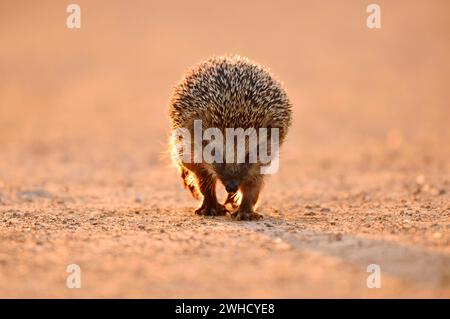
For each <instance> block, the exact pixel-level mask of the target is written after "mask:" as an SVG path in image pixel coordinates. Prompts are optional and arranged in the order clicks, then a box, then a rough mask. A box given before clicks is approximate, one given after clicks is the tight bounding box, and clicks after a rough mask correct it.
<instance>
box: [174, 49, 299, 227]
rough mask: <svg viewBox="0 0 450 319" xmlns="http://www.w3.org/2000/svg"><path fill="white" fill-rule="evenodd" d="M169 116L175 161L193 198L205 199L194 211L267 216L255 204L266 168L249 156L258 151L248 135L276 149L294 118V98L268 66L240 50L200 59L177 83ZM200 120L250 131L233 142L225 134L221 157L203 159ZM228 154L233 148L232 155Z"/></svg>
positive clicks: (219, 129)
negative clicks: (221, 192)
mask: <svg viewBox="0 0 450 319" xmlns="http://www.w3.org/2000/svg"><path fill="white" fill-rule="evenodd" d="M169 118H170V129H171V138H170V143H169V144H170V148H169V150H170V151H171V153H172V159H173V162H174V164H175V165H176V166H177V167H178V168H179V171H180V173H181V178H182V180H183V184H184V186H185V187H186V188H187V189H188V190H189V191H190V192H191V194H192V195H193V197H194V198H196V199H201V205H200V206H199V207H198V208H197V209H196V210H195V213H196V214H198V215H204V216H221V215H227V214H230V216H231V218H233V219H235V220H258V219H260V218H262V215H260V214H259V213H257V212H256V211H255V209H256V204H257V201H258V198H259V194H260V191H261V189H262V186H263V180H264V175H265V174H263V173H262V170H261V168H262V167H263V163H262V161H261V159H260V157H259V156H258V157H257V158H256V160H255V159H253V160H252V161H250V160H249V157H250V156H251V154H254V153H255V152H256V153H257V152H258V151H257V150H256V149H255V148H256V147H255V145H254V144H252V143H250V142H249V141H250V139H249V137H250V135H252V134H253V135H252V136H253V137H256V138H257V141H258V143H259V144H258V145H257V147H258V148H259V147H260V146H261V145H262V146H264V145H265V147H266V149H267V150H268V154H270V155H271V156H274V155H277V154H278V152H276V151H275V149H276V150H278V148H279V146H281V144H282V143H283V142H284V140H285V138H286V134H287V131H288V129H289V127H290V125H291V122H292V104H291V102H290V100H289V98H288V96H287V93H286V91H285V90H284V88H283V86H282V84H281V83H280V82H279V81H278V80H277V79H275V77H274V76H273V75H272V74H271V72H270V71H269V69H267V68H265V67H263V66H261V65H259V64H258V63H256V62H253V61H251V60H249V59H247V58H244V57H241V56H237V55H234V56H220V57H211V58H209V59H207V60H205V61H203V62H201V63H198V64H197V65H195V66H194V67H193V68H192V69H190V70H189V71H188V72H187V73H186V74H185V75H184V77H183V78H182V80H181V81H180V82H178V83H177V84H176V85H175V86H174V88H173V92H172V96H171V98H170V102H169ZM196 123H197V124H198V123H200V124H199V126H198V127H200V128H201V132H206V131H207V130H208V129H213V130H214V131H213V132H215V133H216V134H212V135H220V134H222V136H225V135H227V134H226V133H228V132H229V129H242V130H244V132H250V133H249V134H248V136H247V135H245V136H244V138H245V139H244V140H242V139H241V140H240V143H239V142H238V143H235V144H236V145H234V146H233V147H232V148H227V146H226V145H224V144H223V142H224V139H223V138H222V140H220V139H218V141H217V143H216V144H215V146H217V147H215V148H214V149H213V151H214V152H211V155H212V156H213V158H214V159H216V160H215V161H205V160H202V159H201V158H200V160H199V158H198V157H196V156H197V154H196V153H195V152H196V150H198V147H199V146H200V147H203V148H205V147H207V145H206V142H208V140H206V141H205V140H204V139H198V138H196V137H195V134H196V131H195V127H196ZM249 129H250V130H251V131H249ZM261 129H266V131H261ZM274 129H275V130H276V132H277V140H276V141H275V144H271V143H269V142H268V139H271V138H273V136H274V135H273V134H271V132H273V131H274ZM180 132H183V134H180ZM241 132H242V131H241ZM262 132H265V133H266V135H265V137H266V139H262V142H260V140H259V139H258V137H261V136H262ZM210 135H211V134H210ZM193 136H194V137H193ZM235 138H236V139H235ZM237 138H238V137H237V135H236V136H233V137H232V138H231V139H229V138H228V136H227V139H226V141H227V142H228V141H234V142H236V140H237ZM211 140H212V139H209V141H210V142H211ZM261 143H262V144H261ZM219 146H220V147H219ZM274 146H276V147H274ZM236 147H242V148H243V151H242V153H241V155H240V156H241V157H240V158H241V159H242V157H243V158H244V160H243V161H242V160H241V161H239V160H237V156H238V155H239V154H235V153H239V152H238V151H236ZM275 153H277V154H275ZM200 154H202V153H201V152H200ZM227 154H228V155H230V154H231V155H230V157H227ZM258 155H259V154H258ZM200 157H201V156H200ZM225 158H226V159H227V160H225ZM228 159H231V160H228ZM218 181H219V182H221V183H222V184H223V186H224V187H225V190H226V192H227V196H226V199H225V201H224V203H223V204H221V203H219V202H218V200H217V195H216V184H217V182H218Z"/></svg>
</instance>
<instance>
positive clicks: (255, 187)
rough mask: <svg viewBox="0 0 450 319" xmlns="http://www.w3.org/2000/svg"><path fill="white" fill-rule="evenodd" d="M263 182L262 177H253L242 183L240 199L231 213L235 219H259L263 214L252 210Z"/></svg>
mask: <svg viewBox="0 0 450 319" xmlns="http://www.w3.org/2000/svg"><path fill="white" fill-rule="evenodd" d="M262 184H263V179H262V177H255V178H252V179H250V180H248V181H245V182H244V183H242V185H241V187H240V190H241V192H242V201H241V205H240V206H239V208H238V210H237V211H236V212H234V213H233V214H231V217H232V218H234V219H236V220H259V219H261V218H262V217H263V216H262V215H260V214H258V213H256V212H255V211H254V207H255V205H256V202H257V201H258V197H259V193H260V191H261V188H262Z"/></svg>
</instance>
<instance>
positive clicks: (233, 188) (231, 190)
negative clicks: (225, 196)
mask: <svg viewBox="0 0 450 319" xmlns="http://www.w3.org/2000/svg"><path fill="white" fill-rule="evenodd" d="M225 190H226V191H227V192H228V193H236V192H237V190H238V184H237V183H235V182H230V183H227V184H226V185H225Z"/></svg>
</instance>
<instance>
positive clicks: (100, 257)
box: [0, 0, 450, 298]
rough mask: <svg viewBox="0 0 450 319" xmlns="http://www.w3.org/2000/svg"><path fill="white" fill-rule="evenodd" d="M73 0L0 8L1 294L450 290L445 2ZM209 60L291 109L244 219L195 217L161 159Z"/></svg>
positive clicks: (430, 293) (449, 74)
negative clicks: (246, 64) (175, 89)
mask: <svg viewBox="0 0 450 319" xmlns="http://www.w3.org/2000/svg"><path fill="white" fill-rule="evenodd" d="M78 3H79V4H80V5H81V8H82V28H81V29H80V30H68V29H67V28H66V27H65V18H66V16H67V14H66V13H65V6H64V4H56V1H54V2H50V1H49V2H44V1H42V2H41V1H40V2H39V4H37V3H36V4H31V3H29V1H2V2H1V4H0V26H1V27H0V39H1V42H0V297H288V298H295V297H393V298H395V297H441V298H449V297H450V147H449V141H450V133H449V128H448V122H449V120H450V107H449V98H450V93H449V91H448V88H447V86H448V83H449V80H450V61H449V59H448V57H449V56H450V43H449V42H448V32H449V31H450V20H449V19H448V13H449V12H450V2H448V1H378V3H379V4H380V5H381V7H382V29H381V30H369V29H367V27H366V26H365V19H366V17H367V13H366V11H365V9H366V7H365V6H366V5H367V4H366V1H345V2H339V3H340V4H338V2H337V1H331V0H330V1H320V4H319V3H318V2H317V3H315V2H314V4H313V3H311V1H304V2H303V1H292V2H277V4H271V3H269V2H267V3H266V2H261V1H258V2H246V4H240V3H239V2H236V3H234V4H231V3H230V2H226V3H225V2H223V3H218V2H217V3H212V2H211V1H209V2H206V1H205V2H189V3H188V2H183V3H178V4H177V3H172V4H167V5H162V4H155V3H150V2H147V1H135V2H133V4H128V5H126V4H124V3H123V2H122V3H120V2H112V1H104V2H101V1H99V2H97V1H96V4H95V5H94V4H92V3H90V2H88V1H78ZM222 53H240V54H242V55H246V56H249V57H250V58H252V59H255V60H257V61H260V62H261V63H263V64H266V65H269V66H270V67H271V68H272V70H273V72H274V73H276V74H277V75H278V77H279V78H280V79H282V80H283V81H284V82H285V85H286V89H287V90H288V92H289V95H290V97H291V99H292V101H293V103H294V108H295V114H294V125H293V127H292V130H291V131H290V133H289V136H288V140H287V142H286V144H285V147H284V149H283V153H282V156H281V164H280V171H279V173H278V174H277V175H274V176H271V177H270V178H269V179H267V183H266V186H265V189H264V191H263V194H262V200H261V203H260V206H259V212H261V213H262V214H263V215H264V220H262V221H258V222H235V221H231V220H229V219H228V218H226V217H223V218H203V217H199V216H195V215H194V213H193V210H194V209H195V207H196V206H197V205H198V203H197V202H195V201H194V200H193V199H191V198H190V195H189V194H188V192H187V191H185V190H184V189H183V188H182V186H181V179H180V178H179V176H178V172H177V171H176V169H175V168H174V167H172V166H171V164H170V161H169V160H168V158H167V153H166V144H167V143H166V142H167V135H168V120H167V117H166V105H167V100H168V97H169V94H170V90H171V86H172V84H173V83H174V81H176V80H178V79H179V78H180V77H181V74H182V73H183V72H184V70H185V69H186V68H187V67H189V66H190V65H192V64H193V63H196V62H198V61H199V60H201V59H203V58H206V57H208V56H209V55H212V54H222ZM219 191H220V192H221V194H222V195H223V190H222V189H220V190H219ZM69 264H77V265H79V266H80V267H81V289H68V288H67V287H66V278H67V276H68V273H67V272H66V267H67V265H69ZM369 264H377V265H379V266H380V268H381V288H379V289H369V288H368V287H367V285H366V279H367V277H368V276H369V275H370V273H368V272H367V271H366V270H367V266H368V265H369Z"/></svg>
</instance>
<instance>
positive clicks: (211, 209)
mask: <svg viewBox="0 0 450 319" xmlns="http://www.w3.org/2000/svg"><path fill="white" fill-rule="evenodd" d="M195 213H196V214H197V215H201V216H225V215H226V214H227V213H228V210H227V209H226V208H225V206H223V205H220V204H217V205H214V206H208V205H202V206H201V207H199V208H197V209H196V210H195Z"/></svg>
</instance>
